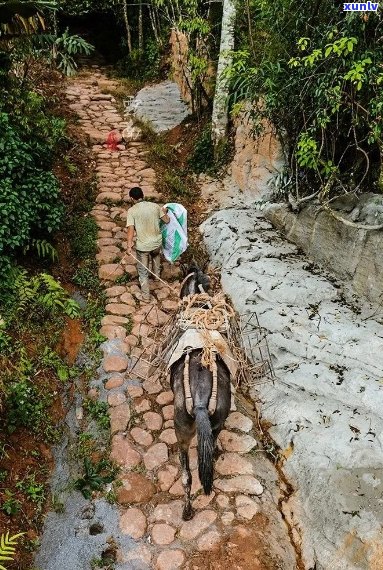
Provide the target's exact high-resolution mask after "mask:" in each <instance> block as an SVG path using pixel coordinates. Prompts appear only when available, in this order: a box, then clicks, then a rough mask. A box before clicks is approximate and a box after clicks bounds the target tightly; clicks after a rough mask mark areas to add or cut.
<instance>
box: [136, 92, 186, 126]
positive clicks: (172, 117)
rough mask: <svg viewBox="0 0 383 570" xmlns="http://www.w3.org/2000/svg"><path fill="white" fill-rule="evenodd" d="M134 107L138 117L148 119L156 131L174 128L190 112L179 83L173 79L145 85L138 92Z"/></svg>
mask: <svg viewBox="0 0 383 570" xmlns="http://www.w3.org/2000/svg"><path fill="white" fill-rule="evenodd" d="M132 107H133V108H134V110H135V112H134V114H135V115H136V117H138V118H139V119H141V120H143V121H148V122H149V123H150V124H151V125H152V127H153V129H154V130H155V131H156V133H160V132H163V131H168V130H169V129H174V127H176V126H177V125H179V124H180V123H182V121H183V120H184V119H185V118H186V117H187V116H188V115H189V113H190V111H189V108H188V106H187V105H186V104H185V103H184V102H183V101H182V100H181V93H180V90H179V87H178V85H177V84H176V83H173V82H172V81H163V82H162V83H158V84H156V85H152V86H149V87H144V88H143V89H141V91H139V92H138V93H137V95H136V97H135V99H134V101H133V104H132Z"/></svg>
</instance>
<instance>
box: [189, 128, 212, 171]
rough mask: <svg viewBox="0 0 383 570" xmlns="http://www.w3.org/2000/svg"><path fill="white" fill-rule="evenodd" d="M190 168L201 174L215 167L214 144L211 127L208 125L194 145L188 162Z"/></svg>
mask: <svg viewBox="0 0 383 570" xmlns="http://www.w3.org/2000/svg"><path fill="white" fill-rule="evenodd" d="M188 163H189V166H190V167H191V168H192V170H194V172H197V174H200V173H201V172H208V171H209V170H210V169H212V168H213V167H214V144H213V141H212V138H211V125H207V126H206V127H205V128H204V129H203V131H202V133H201V134H200V136H199V138H198V139H197V140H196V142H195V143H194V148H193V150H192V153H191V155H190V158H189V160H188Z"/></svg>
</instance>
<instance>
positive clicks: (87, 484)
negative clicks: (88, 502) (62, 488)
mask: <svg viewBox="0 0 383 570" xmlns="http://www.w3.org/2000/svg"><path fill="white" fill-rule="evenodd" d="M117 472H118V468H116V467H115V466H114V465H113V464H112V463H111V462H110V461H108V460H106V459H101V460H100V461H98V463H92V461H91V460H90V459H89V458H88V457H86V458H85V459H84V475H83V477H80V478H79V479H77V480H76V481H75V482H74V488H75V489H76V490H77V491H80V492H81V493H82V495H83V496H84V497H85V499H90V498H91V496H92V492H93V491H102V490H103V488H104V486H105V485H107V484H108V483H112V482H113V481H114V479H115V478H116V475H117Z"/></svg>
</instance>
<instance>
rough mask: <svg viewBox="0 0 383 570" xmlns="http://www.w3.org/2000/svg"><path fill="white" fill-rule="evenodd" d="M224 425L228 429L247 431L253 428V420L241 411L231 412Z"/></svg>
mask: <svg viewBox="0 0 383 570" xmlns="http://www.w3.org/2000/svg"><path fill="white" fill-rule="evenodd" d="M225 427H227V428H229V429H238V430H240V431H244V432H246V433H248V432H249V431H251V430H252V429H253V422H252V421H251V419H250V418H247V417H246V416H244V415H243V414H241V412H233V413H231V414H230V416H229V417H228V418H227V420H226V422H225Z"/></svg>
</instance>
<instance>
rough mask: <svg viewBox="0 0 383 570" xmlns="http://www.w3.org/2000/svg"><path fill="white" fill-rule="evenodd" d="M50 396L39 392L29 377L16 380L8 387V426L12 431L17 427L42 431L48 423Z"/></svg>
mask: <svg viewBox="0 0 383 570" xmlns="http://www.w3.org/2000/svg"><path fill="white" fill-rule="evenodd" d="M49 404H50V398H49V396H47V395H46V394H42V393H41V392H39V390H38V389H37V387H36V386H35V385H34V384H33V382H31V380H29V379H21V380H17V381H14V382H12V383H11V384H10V386H9V387H7V401H6V408H7V417H6V422H7V427H8V430H9V431H10V432H11V433H12V432H13V431H15V429H16V428H17V427H27V428H28V429H29V430H30V431H32V432H35V433H40V432H41V431H42V429H43V427H44V426H46V424H47V413H46V410H47V407H48V406H49Z"/></svg>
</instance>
